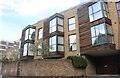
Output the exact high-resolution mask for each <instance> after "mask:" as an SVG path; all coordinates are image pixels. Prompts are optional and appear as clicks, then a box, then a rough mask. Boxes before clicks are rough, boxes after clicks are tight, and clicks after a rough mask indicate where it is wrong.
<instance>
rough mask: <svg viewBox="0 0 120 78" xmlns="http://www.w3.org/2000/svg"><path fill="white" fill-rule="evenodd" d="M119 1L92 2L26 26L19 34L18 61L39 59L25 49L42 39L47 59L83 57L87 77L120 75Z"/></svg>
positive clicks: (100, 0) (99, 0)
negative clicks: (47, 54) (46, 47)
mask: <svg viewBox="0 0 120 78" xmlns="http://www.w3.org/2000/svg"><path fill="white" fill-rule="evenodd" d="M119 18H120V1H119V0H116V1H111V0H108V1H106V0H94V1H90V2H86V3H83V4H80V5H77V6H75V7H73V8H70V9H68V10H65V11H62V12H60V13H56V14H54V15H52V16H50V17H48V18H45V19H43V20H40V21H39V22H37V23H35V24H33V25H28V26H27V27H25V28H24V29H23V31H22V37H21V58H26V57H27V58H30V57H33V56H34V59H39V58H40V56H41V55H40V54H39V53H37V54H35V55H33V53H31V52H30V51H29V45H30V44H34V43H35V42H36V41H37V40H38V39H41V38H43V39H46V40H47V41H48V44H49V45H50V46H51V47H52V48H50V49H49V56H47V57H43V58H44V59H47V58H61V59H65V58H67V57H68V56H77V55H81V56H84V57H85V58H86V59H87V61H88V67H87V68H86V73H87V75H93V74H120V53H119V51H120V19H119Z"/></svg>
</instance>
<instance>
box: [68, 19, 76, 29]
mask: <svg viewBox="0 0 120 78" xmlns="http://www.w3.org/2000/svg"><path fill="white" fill-rule="evenodd" d="M68 27H69V31H72V30H74V29H75V17H72V18H69V19H68Z"/></svg>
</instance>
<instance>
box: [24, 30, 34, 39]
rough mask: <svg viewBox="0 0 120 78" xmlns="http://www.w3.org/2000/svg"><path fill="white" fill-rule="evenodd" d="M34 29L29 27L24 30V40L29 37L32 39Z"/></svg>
mask: <svg viewBox="0 0 120 78" xmlns="http://www.w3.org/2000/svg"><path fill="white" fill-rule="evenodd" d="M34 36H35V29H32V28H29V29H27V30H26V31H25V40H27V39H30V40H34Z"/></svg>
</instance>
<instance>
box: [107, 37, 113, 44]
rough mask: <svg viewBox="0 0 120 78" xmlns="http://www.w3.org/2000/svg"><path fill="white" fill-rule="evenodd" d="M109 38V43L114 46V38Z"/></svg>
mask: <svg viewBox="0 0 120 78" xmlns="http://www.w3.org/2000/svg"><path fill="white" fill-rule="evenodd" d="M108 38H109V43H113V44H114V38H113V36H108Z"/></svg>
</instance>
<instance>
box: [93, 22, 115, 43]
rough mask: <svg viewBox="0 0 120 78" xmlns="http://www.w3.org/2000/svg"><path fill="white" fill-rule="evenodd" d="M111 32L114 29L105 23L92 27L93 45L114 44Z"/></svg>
mask: <svg viewBox="0 0 120 78" xmlns="http://www.w3.org/2000/svg"><path fill="white" fill-rule="evenodd" d="M108 30H110V31H108ZM109 32H112V28H111V26H110V25H107V24H105V23H103V24H99V25H97V26H93V27H91V37H92V45H99V44H104V43H111V42H114V41H111V40H113V35H112V34H109ZM109 38H110V39H109Z"/></svg>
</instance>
